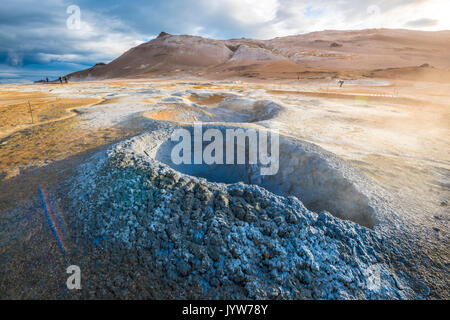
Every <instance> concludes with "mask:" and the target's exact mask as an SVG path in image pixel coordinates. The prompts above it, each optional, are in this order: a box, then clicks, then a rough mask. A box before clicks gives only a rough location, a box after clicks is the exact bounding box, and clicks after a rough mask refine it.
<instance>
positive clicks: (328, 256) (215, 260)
mask: <svg viewBox="0 0 450 320" xmlns="http://www.w3.org/2000/svg"><path fill="white" fill-rule="evenodd" d="M151 122H153V121H151ZM154 126H155V127H156V128H155V130H153V131H149V132H148V133H144V134H142V135H139V136H137V137H134V138H132V139H130V140H127V141H123V142H121V143H119V144H117V145H115V146H113V147H111V148H110V149H109V150H107V151H104V152H100V153H98V154H97V155H95V156H94V157H93V158H92V159H91V160H90V161H89V162H87V163H86V164H84V165H83V166H82V167H81V168H80V170H79V175H78V177H76V178H75V180H74V181H73V187H72V191H71V192H70V194H69V197H70V199H71V203H72V204H71V209H70V212H72V216H71V217H69V218H70V224H71V225H72V230H73V231H72V237H73V238H74V239H75V240H76V242H77V244H78V245H79V246H81V247H85V248H87V252H89V250H91V248H93V247H95V248H96V249H95V250H97V252H98V250H100V252H101V254H97V257H96V259H98V261H97V262H98V263H99V264H102V263H103V264H106V265H116V266H118V265H120V264H123V263H124V261H125V264H126V263H128V264H129V265H132V268H131V266H129V267H130V268H131V269H132V271H128V272H131V273H132V274H133V276H130V277H131V279H136V277H138V278H139V279H144V281H143V283H144V285H143V286H142V287H139V288H135V287H133V288H130V286H131V285H130V281H131V280H130V277H128V280H127V277H125V278H124V277H123V272H122V273H121V271H120V270H121V269H120V268H118V267H117V268H116V269H114V268H113V269H111V270H109V271H108V272H111V273H112V274H109V277H110V278H111V277H112V278H114V279H116V280H115V282H114V283H110V284H109V285H110V286H113V287H116V288H117V287H120V288H124V290H125V292H127V291H126V290H128V291H132V292H133V296H135V297H143V298H145V297H150V298H231V299H246V298H252V299H254V298H256V299H261V298H269V299H275V298H281V299H310V298H315V299H325V298H326V299H355V298H361V299H406V298H420V297H421V295H420V293H418V292H417V290H415V289H413V286H414V283H413V280H412V279H410V278H409V277H408V276H407V275H405V274H402V273H399V272H396V271H395V268H394V267H393V266H392V265H391V263H390V260H389V258H388V257H387V256H386V255H385V252H386V248H385V247H386V245H387V244H386V242H385V241H384V239H383V235H382V232H381V231H380V229H382V225H383V223H384V222H383V221H384V220H383V217H385V216H387V215H388V214H393V213H392V212H388V211H389V209H387V208H388V207H387V206H384V205H383V199H382V195H381V194H379V193H377V191H376V190H377V189H376V188H375V187H374V186H373V185H372V184H371V182H370V181H368V180H367V178H366V177H365V176H363V175H361V174H360V173H359V172H358V171H356V170H355V169H353V168H352V167H351V166H349V165H348V164H347V163H345V162H344V161H341V160H340V159H338V158H336V157H335V156H333V155H332V154H330V153H328V152H326V151H324V150H322V149H321V148H319V147H317V146H314V145H312V144H309V143H305V142H302V141H298V140H296V139H293V138H289V137H285V136H280V148H279V150H280V163H279V171H278V173H277V174H276V175H273V176H258V177H254V176H253V177H252V179H251V181H249V175H254V172H255V170H254V168H250V167H249V166H246V165H186V164H182V165H174V164H173V163H172V161H171V158H170V154H171V150H172V148H173V147H174V145H175V143H176V142H173V141H171V139H170V137H171V134H172V133H173V131H174V130H175V129H177V128H179V127H180V126H177V125H173V124H170V125H169V124H163V123H161V122H156V121H155V122H154ZM183 128H185V129H187V130H189V131H190V132H193V127H192V126H189V125H186V126H184V127H183ZM204 128H205V129H207V128H216V129H218V130H221V131H222V132H223V131H224V130H226V129H227V128H232V127H231V126H226V125H223V124H222V125H216V124H210V125H209V126H205V127H204ZM99 248H100V249H99ZM102 261H103V262H102ZM97 262H96V263H97ZM136 274H139V276H137V275H136ZM114 275H117V276H116V277H114ZM131 282H132V283H133V282H135V281H131ZM96 285H98V286H99V287H101V285H99V284H97V283H94V282H92V283H89V279H88V280H86V286H87V287H89V288H92V289H93V290H95V289H96ZM133 290H134V291H133ZM121 295H122V293H121V291H119V292H116V294H115V297H121Z"/></svg>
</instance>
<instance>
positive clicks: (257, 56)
mask: <svg viewBox="0 0 450 320" xmlns="http://www.w3.org/2000/svg"><path fill="white" fill-rule="evenodd" d="M422 65H427V66H433V67H434V68H436V69H439V70H440V69H443V70H447V71H448V70H450V31H437V32H425V31H412V30H403V29H400V30H394V29H368V30H357V31H321V32H313V33H308V34H302V35H296V36H288V37H280V38H275V39H271V40H254V39H245V38H242V39H230V40H214V39H209V38H203V37H198V36H190V35H170V34H167V33H165V32H162V33H161V34H160V35H159V36H158V37H157V38H156V39H154V40H151V41H149V42H147V43H143V44H141V45H139V46H137V47H135V48H132V49H130V50H128V51H127V52H125V53H124V54H123V55H121V56H120V57H118V58H117V59H115V60H113V61H112V62H110V63H108V64H103V63H99V64H97V65H95V66H93V67H91V68H89V69H86V70H82V71H78V72H74V73H72V74H69V75H68V76H69V77H70V78H71V79H73V80H74V79H75V80H90V79H92V80H94V79H111V78H139V77H154V76H158V75H165V76H167V75H183V74H193V75H202V76H210V77H216V78H220V77H230V76H243V77H259V78H264V77H278V78H293V77H296V76H304V75H305V74H307V75H309V76H314V75H316V76H320V75H322V76H324V75H327V76H337V74H343V73H345V72H347V73H348V72H350V73H351V72H361V74H364V73H365V74H367V73H369V74H371V75H377V72H374V70H381V69H389V68H409V67H418V66H422ZM391 71H392V70H391ZM378 74H380V75H381V74H386V75H391V76H392V72H390V73H388V72H383V73H381V72H378ZM402 76H404V73H403V74H402Z"/></svg>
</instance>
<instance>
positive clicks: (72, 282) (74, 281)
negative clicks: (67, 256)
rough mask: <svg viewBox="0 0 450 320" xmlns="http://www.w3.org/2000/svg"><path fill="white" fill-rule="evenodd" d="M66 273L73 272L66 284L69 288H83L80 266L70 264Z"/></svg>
mask: <svg viewBox="0 0 450 320" xmlns="http://www.w3.org/2000/svg"><path fill="white" fill-rule="evenodd" d="M66 273H68V274H71V276H70V277H69V278H67V281H66V285H67V289H69V290H74V289H77V290H80V289H81V269H80V267H79V266H75V265H72V266H69V267H68V268H67V270H66Z"/></svg>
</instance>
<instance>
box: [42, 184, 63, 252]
mask: <svg viewBox="0 0 450 320" xmlns="http://www.w3.org/2000/svg"><path fill="white" fill-rule="evenodd" d="M38 191H39V197H40V198H41V204H42V207H43V209H44V212H45V217H46V218H47V222H48V224H49V226H50V229H51V231H52V233H53V236H54V237H55V239H56V242H57V243H58V246H59V248H60V249H61V251H62V253H66V252H67V251H68V247H67V242H66V239H67V238H68V233H67V228H66V226H65V222H64V220H63V218H62V215H61V211H60V210H59V207H58V206H57V205H55V206H52V202H53V203H56V202H55V201H50V200H51V196H49V194H48V193H47V192H46V191H45V189H44V188H42V187H41V186H38ZM55 208H56V210H55Z"/></svg>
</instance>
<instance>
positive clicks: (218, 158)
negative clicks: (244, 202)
mask: <svg viewBox="0 0 450 320" xmlns="http://www.w3.org/2000/svg"><path fill="white" fill-rule="evenodd" d="M224 131H225V137H224V133H223V130H219V129H216V128H210V129H207V130H205V131H204V132H203V127H202V125H201V124H200V123H195V124H194V129H193V137H192V134H191V131H189V130H187V129H177V130H175V131H174V132H173V134H172V136H171V140H172V142H179V143H178V144H176V145H175V146H174V148H173V149H172V153H171V160H172V162H173V163H174V164H175V165H180V164H206V165H213V164H227V165H232V164H241V165H247V164H248V165H258V166H259V167H260V175H262V176H270V175H275V174H277V173H278V169H279V134H278V131H277V130H273V131H270V132H267V131H264V130H258V131H257V130H255V129H242V128H236V129H224ZM269 137H270V139H269ZM180 139H181V141H180ZM205 142H206V143H207V144H205ZM269 149H270V150H269ZM224 153H225V156H224Z"/></svg>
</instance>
